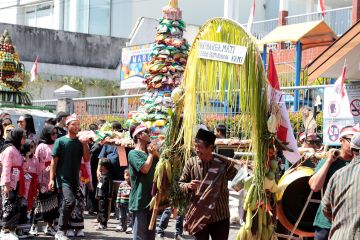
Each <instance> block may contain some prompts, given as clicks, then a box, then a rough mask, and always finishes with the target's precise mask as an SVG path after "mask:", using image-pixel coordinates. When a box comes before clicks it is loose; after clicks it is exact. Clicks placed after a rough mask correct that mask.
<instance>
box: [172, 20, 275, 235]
mask: <svg viewBox="0 0 360 240" xmlns="http://www.w3.org/2000/svg"><path fill="white" fill-rule="evenodd" d="M201 40H206V41H212V42H221V43H227V44H233V45H240V46H244V47H246V48H247V53H246V57H245V61H244V64H242V65H240V64H230V63H226V62H220V61H213V60H208V59H200V58H199V57H198V55H199V44H200V41H201ZM266 85H267V82H266V77H265V74H264V68H263V65H262V61H261V57H260V54H259V51H258V49H257V46H256V42H255V41H254V40H253V38H252V37H251V36H250V35H249V34H248V33H247V32H246V31H245V30H244V29H243V27H241V26H240V25H239V24H238V23H236V22H234V21H232V20H229V19H224V18H215V19H211V20H209V21H207V22H206V23H205V25H203V26H202V27H201V29H200V30H199V33H198V35H197V37H196V38H195V40H194V42H193V44H192V47H191V50H190V53H189V57H188V61H187V65H186V69H185V72H184V77H183V88H184V89H185V96H184V110H183V112H184V117H183V125H182V128H181V130H180V135H179V140H178V141H180V139H181V138H183V141H184V151H185V153H186V158H190V154H191V150H192V143H193V138H194V134H195V131H194V128H195V126H196V125H197V124H199V123H200V122H201V119H203V118H204V117H205V114H204V112H206V111H208V110H209V109H211V107H212V106H211V102H212V101H213V100H218V101H224V100H226V101H227V102H228V104H229V106H231V107H232V108H237V109H236V112H240V113H241V115H242V116H244V117H246V118H247V119H248V121H246V122H244V121H239V122H235V125H236V126H235V127H234V129H237V131H238V132H241V136H242V137H244V138H247V139H251V142H252V144H251V147H250V148H251V149H250V151H252V152H254V153H255V156H254V157H253V161H254V167H255V169H254V178H253V182H252V185H251V187H250V189H249V191H248V197H247V199H246V200H247V201H246V204H245V205H244V208H245V210H247V221H246V223H247V224H246V226H244V227H243V228H242V229H240V231H239V235H238V238H239V239H246V238H245V237H249V238H247V239H253V237H255V236H262V234H264V238H262V239H270V238H271V237H272V236H273V229H272V226H273V225H272V223H271V219H270V217H269V211H267V209H268V207H267V206H269V205H268V200H267V197H266V193H265V190H264V187H263V184H264V177H265V160H266V158H267V150H268V144H269V143H268V137H266V135H267V127H266V121H267V111H266V89H267V87H266ZM255 219H259V221H256V224H255ZM261 220H263V221H261ZM258 222H259V223H258ZM266 236H269V237H266Z"/></svg>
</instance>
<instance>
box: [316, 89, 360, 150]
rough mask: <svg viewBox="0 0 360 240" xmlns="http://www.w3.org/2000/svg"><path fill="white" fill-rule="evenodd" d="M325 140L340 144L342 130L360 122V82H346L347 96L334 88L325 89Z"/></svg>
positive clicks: (330, 143) (328, 142) (329, 143)
mask: <svg viewBox="0 0 360 240" xmlns="http://www.w3.org/2000/svg"><path fill="white" fill-rule="evenodd" d="M323 109H324V112H323V134H324V135H323V141H324V143H326V144H328V145H330V146H331V145H339V144H340V142H339V138H340V137H339V133H340V130H341V129H342V128H343V127H345V126H349V125H355V124H359V123H360V84H359V83H352V84H345V96H344V97H343V98H341V96H339V95H338V94H336V93H335V92H334V88H333V87H332V86H331V87H326V88H325V89H324V108H323Z"/></svg>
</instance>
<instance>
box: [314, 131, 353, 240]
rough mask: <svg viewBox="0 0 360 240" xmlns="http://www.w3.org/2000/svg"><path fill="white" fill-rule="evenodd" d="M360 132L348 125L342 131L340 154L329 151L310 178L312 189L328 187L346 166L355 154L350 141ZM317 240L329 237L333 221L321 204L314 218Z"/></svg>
mask: <svg viewBox="0 0 360 240" xmlns="http://www.w3.org/2000/svg"><path fill="white" fill-rule="evenodd" d="M357 132H358V129H356V128H355V127H354V126H346V127H344V128H342V129H341V131H340V144H341V149H340V155H339V156H337V157H336V156H335V154H334V151H332V150H331V151H329V153H328V156H327V158H326V159H322V160H321V161H320V162H319V163H318V165H317V167H316V169H315V174H314V175H313V176H312V177H311V178H310V180H309V185H310V188H311V190H312V191H314V192H318V191H320V190H323V191H324V192H325V191H326V189H327V185H328V182H329V180H330V178H331V177H332V176H333V174H334V173H335V172H337V171H338V170H339V169H341V168H343V167H345V166H346V165H347V164H348V163H349V162H350V161H351V160H352V159H353V156H354V153H353V151H351V147H350V141H351V139H352V137H353V136H354V134H355V133H357ZM314 226H315V237H314V239H315V240H322V239H324V240H325V239H328V237H329V232H330V228H331V221H329V219H328V218H326V217H325V215H324V213H323V211H322V207H321V206H319V208H318V211H317V213H316V216H315V220H314Z"/></svg>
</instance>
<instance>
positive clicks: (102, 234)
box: [33, 214, 239, 240]
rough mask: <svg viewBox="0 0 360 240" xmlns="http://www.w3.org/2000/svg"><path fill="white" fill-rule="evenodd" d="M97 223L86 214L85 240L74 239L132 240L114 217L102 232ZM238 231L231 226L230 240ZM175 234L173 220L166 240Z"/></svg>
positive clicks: (167, 231) (40, 237) (39, 237)
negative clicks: (117, 230) (119, 228)
mask: <svg viewBox="0 0 360 240" xmlns="http://www.w3.org/2000/svg"><path fill="white" fill-rule="evenodd" d="M158 220H159V218H158ZM95 221H96V218H95V216H90V215H87V214H85V230H84V232H85V237H83V238H78V237H74V238H72V239H91V240H92V239H108V240H119V239H124V240H126V239H129V240H130V239H132V235H131V234H126V233H124V232H121V233H120V232H116V231H115V229H116V226H117V225H118V220H116V219H114V217H112V218H111V219H110V221H109V223H108V229H106V230H102V231H99V230H96V229H95V226H96V225H97V223H96V222H95ZM40 228H41V227H40ZM40 230H41V229H40ZM238 230H239V226H238V225H231V227H230V236H229V239H231V240H233V239H236V234H237V231H238ZM174 233H175V221H174V220H173V219H170V221H169V226H168V228H167V229H166V232H165V239H166V240H169V239H174ZM184 238H185V239H193V238H192V237H191V236H188V235H184ZM33 239H54V237H48V236H45V235H43V234H42V233H40V235H39V236H37V237H34V238H33Z"/></svg>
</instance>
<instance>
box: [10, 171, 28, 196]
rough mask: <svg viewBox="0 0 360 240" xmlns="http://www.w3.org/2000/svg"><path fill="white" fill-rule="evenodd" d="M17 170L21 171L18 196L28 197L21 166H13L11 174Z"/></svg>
mask: <svg viewBox="0 0 360 240" xmlns="http://www.w3.org/2000/svg"><path fill="white" fill-rule="evenodd" d="M14 169H17V170H18V171H19V185H18V196H19V197H26V196H25V195H26V188H25V174H24V170H23V169H22V167H21V166H13V167H12V168H11V172H13V171H14Z"/></svg>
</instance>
